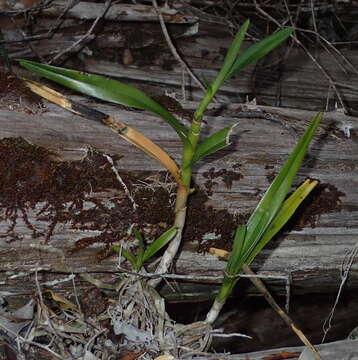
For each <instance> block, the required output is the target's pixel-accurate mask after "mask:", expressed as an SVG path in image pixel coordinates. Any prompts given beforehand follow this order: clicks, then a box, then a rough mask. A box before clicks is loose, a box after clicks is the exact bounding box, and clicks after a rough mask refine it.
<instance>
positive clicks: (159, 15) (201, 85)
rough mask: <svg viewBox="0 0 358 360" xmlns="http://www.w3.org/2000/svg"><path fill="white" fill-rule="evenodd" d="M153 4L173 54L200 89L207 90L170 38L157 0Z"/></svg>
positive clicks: (153, 0)
mask: <svg viewBox="0 0 358 360" xmlns="http://www.w3.org/2000/svg"><path fill="white" fill-rule="evenodd" d="M152 3H153V6H154V8H155V11H156V12H157V14H158V18H159V23H160V26H161V28H162V32H163V35H164V37H165V40H166V42H167V44H168V46H169V49H170V51H171V53H172V54H173V56H174V57H175V59H176V60H177V61H178V62H179V63H180V65H181V66H182V67H183V68H184V69H185V70H186V71H187V72H188V74H189V75H190V76H191V78H192V79H193V80H194V81H195V82H196V83H197V84H198V86H199V87H200V89H202V90H203V92H204V93H205V92H206V88H205V86H204V85H203V84H202V82H201V81H200V80H199V79H198V78H197V76H196V75H195V74H194V73H193V72H192V71H191V69H190V67H189V66H188V64H187V63H186V62H185V61H184V60H183V59H182V57H181V56H180V55H179V53H178V51H177V49H176V48H175V46H174V44H173V41H172V39H171V38H170V35H169V32H168V29H167V26H166V25H165V21H164V18H163V15H162V13H161V11H160V9H159V6H158V3H157V0H152Z"/></svg>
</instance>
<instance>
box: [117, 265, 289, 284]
mask: <svg viewBox="0 0 358 360" xmlns="http://www.w3.org/2000/svg"><path fill="white" fill-rule="evenodd" d="M118 270H119V271H120V272H122V273H126V274H128V275H133V276H138V277H141V278H150V279H156V278H163V279H177V280H192V281H195V280H196V281H221V280H223V278H224V275H217V276H215V275H180V274H170V273H165V274H156V273H148V272H147V273H137V272H133V271H130V270H127V269H123V268H122V267H118ZM238 277H242V278H259V279H276V280H285V281H286V282H287V280H288V277H287V275H265V274H240V275H238Z"/></svg>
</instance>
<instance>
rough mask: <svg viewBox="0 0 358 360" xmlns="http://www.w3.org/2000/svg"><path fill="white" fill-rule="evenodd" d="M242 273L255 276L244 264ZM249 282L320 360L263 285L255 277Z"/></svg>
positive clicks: (318, 358) (319, 359) (318, 357)
mask: <svg viewBox="0 0 358 360" xmlns="http://www.w3.org/2000/svg"><path fill="white" fill-rule="evenodd" d="M242 271H243V272H244V273H245V274H247V275H255V273H254V272H253V271H252V270H251V269H250V267H249V266H248V265H246V264H244V265H243V266H242ZM250 280H251V282H252V283H253V284H254V285H255V286H256V288H257V289H258V290H259V291H260V292H261V293H262V294H263V295H264V297H265V299H266V301H267V302H268V303H269V304H270V305H271V307H272V308H273V309H274V310H275V311H276V312H277V314H279V315H280V316H281V318H282V320H283V321H284V322H285V323H286V324H287V325H288V326H289V327H290V328H291V329H292V330H293V331H294V332H295V334H296V335H297V336H298V337H299V338H300V340H301V341H302V342H303V343H304V344H305V345H306V346H307V347H308V348H309V349H310V350H311V351H312V354H313V356H314V358H315V359H316V360H321V357H320V355H319V353H318V352H317V350H316V349H315V347H314V346H313V345H312V344H311V343H310V341H309V340H308V339H307V338H306V336H305V334H304V333H303V332H302V331H301V330H300V329H298V328H297V327H296V325H295V324H294V322H293V321H292V319H291V318H290V317H289V316H288V315H287V314H286V313H285V312H284V311H283V310H282V309H281V307H280V306H279V305H278V304H277V302H276V301H275V299H274V298H273V297H272V295H271V294H270V293H269V291H268V289H267V287H266V286H265V284H264V283H263V282H262V281H261V280H260V279H259V278H257V277H250Z"/></svg>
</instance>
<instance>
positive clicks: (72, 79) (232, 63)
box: [19, 21, 322, 323]
mask: <svg viewBox="0 0 358 360" xmlns="http://www.w3.org/2000/svg"><path fill="white" fill-rule="evenodd" d="M248 27H249V21H246V22H245V23H244V24H242V26H241V27H240V30H239V31H238V33H237V34H236V36H235V38H234V40H233V42H232V44H231V46H230V47H229V49H228V52H227V54H226V57H225V60H224V64H223V65H222V67H221V69H220V71H219V72H218V74H217V76H216V78H215V79H214V81H212V83H211V84H207V87H206V91H205V94H204V96H203V98H202V100H201V102H200V103H199V106H198V108H197V110H196V111H195V114H194V116H193V119H192V123H191V126H188V127H186V126H184V125H183V124H182V123H181V122H180V121H179V120H178V119H177V118H176V117H175V116H174V115H173V114H171V113H170V112H169V111H168V110H166V109H165V108H164V107H163V106H161V105H160V104H158V103H157V102H155V101H154V100H153V99H152V98H150V97H149V96H147V95H146V94H144V93H143V92H142V91H141V90H139V89H136V88H134V87H132V86H129V85H127V84H124V83H122V82H119V81H116V80H113V79H109V78H105V77H102V76H98V75H91V74H86V73H83V72H79V71H75V70H69V69H65V68H60V67H55V66H50V65H46V64H40V63H36V62H33V61H28V60H19V62H20V64H21V65H22V66H23V67H25V68H26V69H28V70H31V71H33V72H35V73H37V74H39V75H41V76H43V77H45V78H47V79H50V80H53V81H55V82H57V83H59V84H61V85H63V86H66V87H68V88H71V89H73V90H77V91H79V92H81V93H83V94H86V95H90V96H93V97H96V98H98V99H101V100H106V101H110V102H112V103H117V104H121V105H125V106H130V107H134V108H137V109H142V110H149V111H151V112H153V113H155V114H157V115H159V116H160V117H161V118H162V119H164V120H165V121H166V122H167V123H168V124H169V125H170V126H171V127H172V128H173V129H174V130H175V131H176V132H177V134H178V136H179V138H180V139H181V141H182V145H183V151H182V157H181V162H180V164H179V165H177V164H176V162H175V161H174V160H173V159H172V158H171V157H170V155H168V154H167V152H166V151H165V150H163V149H162V148H160V147H159V146H158V145H156V144H154V143H153V142H152V141H151V140H150V139H148V138H147V137H146V136H144V135H143V134H141V133H139V132H138V131H136V130H134V129H133V128H131V127H129V126H127V125H126V124H125V123H124V122H122V121H121V120H119V119H117V118H113V117H110V116H108V115H106V114H103V113H101V112H95V113H94V112H93V111H92V115H90V114H89V112H88V111H87V110H88V109H87V110H86V108H85V107H84V106H83V105H80V104H76V103H74V102H73V101H71V100H69V99H67V98H65V97H64V96H62V95H61V94H59V93H57V92H55V91H54V90H52V89H49V88H48V87H45V86H43V85H41V84H38V83H35V82H33V81H30V80H26V83H27V84H28V86H29V87H30V88H31V89H32V90H33V91H34V92H36V93H38V94H39V95H41V96H43V97H45V98H47V99H48V100H50V101H53V102H55V103H57V104H59V105H61V106H62V107H65V108H66V109H68V110H70V111H72V112H74V113H77V114H80V115H82V116H85V117H91V116H92V117H93V118H94V119H96V120H99V121H102V122H103V123H104V124H106V125H107V126H109V127H110V128H111V129H112V130H113V131H115V132H116V133H117V134H118V135H120V136H121V137H123V138H124V139H125V140H127V141H129V142H130V143H132V144H134V145H136V146H137V147H139V148H140V149H142V150H143V151H144V152H146V153H147V154H149V155H150V156H152V157H154V158H155V159H157V160H158V161H160V162H161V163H162V164H163V166H164V167H165V168H166V169H167V170H168V171H169V172H170V173H171V175H172V176H173V177H174V179H175V181H176V183H177V194H176V204H175V221H174V224H173V226H172V227H171V228H170V229H169V230H167V231H166V232H165V233H164V234H163V235H161V236H160V237H159V238H158V239H157V240H155V241H154V242H152V243H151V244H150V245H149V246H148V247H147V248H146V246H145V241H144V239H143V238H142V236H141V234H139V233H138V232H136V233H135V235H136V238H137V239H138V241H139V250H138V251H137V254H136V255H133V254H132V253H130V252H128V251H122V255H123V256H125V258H126V259H127V260H128V261H129V262H130V263H131V265H132V266H133V268H134V269H135V270H140V268H141V267H142V265H143V263H144V262H145V261H147V260H149V259H150V258H151V257H152V256H153V255H154V254H155V253H157V252H158V250H159V249H161V248H162V247H164V246H165V245H167V244H168V247H167V249H166V251H165V253H164V254H163V256H162V257H161V259H160V263H159V265H158V266H157V269H156V272H157V273H158V274H161V273H165V272H167V271H168V269H169V266H170V265H171V264H172V262H173V259H174V257H175V255H176V253H177V251H178V248H179V245H180V242H181V238H182V233H183V228H184V226H185V218H186V209H187V199H188V197H189V196H190V194H191V192H192V189H191V176H192V170H193V168H194V166H195V165H196V163H197V162H198V161H202V160H203V159H204V158H205V157H206V156H208V155H210V154H213V153H215V152H217V151H219V150H220V149H223V148H225V147H226V146H228V145H229V136H230V133H231V130H232V128H233V126H235V125H236V124H234V125H232V126H230V127H225V128H223V129H221V130H219V131H217V132H216V133H214V134H212V135H210V136H208V137H207V138H205V139H202V138H201V137H200V133H201V128H202V125H203V116H204V113H205V110H206V109H207V107H208V105H209V103H210V102H211V101H212V100H213V98H214V97H215V94H216V93H217V92H218V90H219V89H220V87H221V85H222V84H223V83H224V82H225V81H226V80H228V79H229V78H231V77H232V76H233V75H235V74H237V73H238V72H239V71H240V70H242V69H244V68H245V67H246V66H248V65H249V64H251V63H253V62H254V61H257V60H258V59H260V58H262V57H264V56H265V55H266V54H268V53H269V52H270V51H271V50H273V49H274V48H276V47H277V46H278V45H280V44H281V43H282V42H283V41H285V40H286V39H287V38H288V37H289V36H290V35H291V34H292V32H293V29H291V28H286V29H283V30H279V31H277V32H275V33H273V34H272V35H270V36H268V37H266V38H265V39H263V40H261V41H259V42H257V43H255V44H254V45H252V46H250V47H249V48H247V49H246V50H244V51H241V52H240V48H241V45H242V42H243V40H244V37H245V34H246V32H247V29H248ZM93 114H95V116H93ZM321 118H322V115H321V114H318V115H317V116H315V117H314V119H313V120H312V122H311V124H310V126H309V127H308V128H307V130H306V132H305V133H304V135H303V136H302V137H301V139H300V140H299V142H298V144H297V145H296V147H295V148H294V149H293V151H292V153H291V155H290V156H289V158H288V159H287V161H286V163H285V164H284V166H283V167H282V169H281V170H280V172H279V174H278V175H277V176H276V178H275V179H274V181H273V182H272V184H271V185H270V187H269V189H268V190H267V192H266V193H265V195H264V196H263V198H262V199H261V200H260V202H259V204H258V205H257V207H256V209H255V210H254V212H253V213H252V215H251V217H250V218H249V220H248V222H247V224H244V225H238V227H237V230H236V232H235V234H234V240H233V250H232V252H231V255H230V258H229V260H228V263H227V267H226V270H225V277H224V281H223V284H222V287H221V290H220V292H219V294H218V296H217V297H216V299H215V302H214V304H213V307H212V309H211V310H210V312H209V313H208V315H207V318H206V322H207V323H213V321H214V320H215V319H216V317H217V315H218V314H219V312H220V309H221V308H222V306H223V304H224V303H225V301H226V299H227V298H228V296H229V295H230V293H231V292H232V289H233V287H234V286H235V284H236V282H237V281H238V279H239V276H238V275H239V274H240V272H241V271H242V266H243V265H249V264H250V263H251V262H252V261H253V259H254V258H255V256H256V255H257V254H258V253H259V252H260V251H261V249H262V248H263V247H264V246H265V245H266V244H267V243H268V241H269V240H270V239H271V238H272V237H273V236H274V235H275V234H276V233H277V232H278V231H279V230H280V229H281V228H282V227H283V225H284V224H285V223H286V222H287V221H288V219H289V218H290V217H291V216H292V214H293V213H294V212H295V210H296V209H297V207H298V206H299V204H300V203H301V202H302V201H303V200H304V199H305V197H306V196H307V195H308V194H309V193H310V192H311V191H312V189H313V188H314V187H315V185H316V184H317V181H313V180H310V179H309V180H306V181H305V182H304V183H303V184H302V185H301V186H300V187H299V188H298V189H297V190H296V191H294V192H293V193H292V194H291V195H290V196H289V197H288V198H286V197H287V194H288V192H289V191H290V189H291V186H292V183H293V181H294V178H295V176H296V173H297V171H298V169H299V167H300V165H301V163H302V160H303V158H304V156H305V153H306V151H307V148H308V146H309V144H310V142H311V140H312V138H313V135H314V133H315V130H316V128H317V126H318V124H319V121H320V119H321ZM151 285H156V282H155V281H153V280H152V281H151Z"/></svg>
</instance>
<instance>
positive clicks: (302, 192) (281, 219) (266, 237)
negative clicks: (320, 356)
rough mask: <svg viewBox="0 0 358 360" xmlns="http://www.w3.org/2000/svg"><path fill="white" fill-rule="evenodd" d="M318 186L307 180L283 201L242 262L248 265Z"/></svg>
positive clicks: (316, 182) (314, 182)
mask: <svg viewBox="0 0 358 360" xmlns="http://www.w3.org/2000/svg"><path fill="white" fill-rule="evenodd" d="M317 184H318V181H317V180H311V179H307V180H306V181H305V182H304V183H303V184H302V185H301V186H300V187H299V188H298V189H296V190H295V191H294V193H293V194H291V195H290V197H289V198H288V199H286V200H285V201H284V203H283V204H282V206H281V208H280V210H279V211H278V213H277V214H276V216H275V217H274V218H273V219H272V221H271V224H270V226H269V227H268V228H267V230H266V231H265V233H264V234H263V236H262V237H261V239H260V241H259V242H258V243H257V244H256V246H255V248H254V249H252V251H251V252H250V253H247V254H244V258H245V260H244V262H245V264H247V265H250V264H251V262H252V261H253V260H254V259H255V257H256V255H257V254H258V253H259V252H260V251H261V250H262V249H263V247H264V246H265V245H266V244H267V243H268V242H269V241H270V240H271V239H272V238H273V237H274V236H275V235H276V234H277V233H278V232H279V231H280V230H281V229H282V227H283V226H284V225H285V224H286V223H287V221H288V220H289V219H290V218H291V216H292V215H293V214H294V212H295V211H296V210H297V208H298V207H299V206H300V204H301V203H302V201H303V200H304V199H305V198H306V197H307V196H308V195H309V194H310V193H311V191H312V190H313V189H314V188H315V186H316V185H317Z"/></svg>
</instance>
